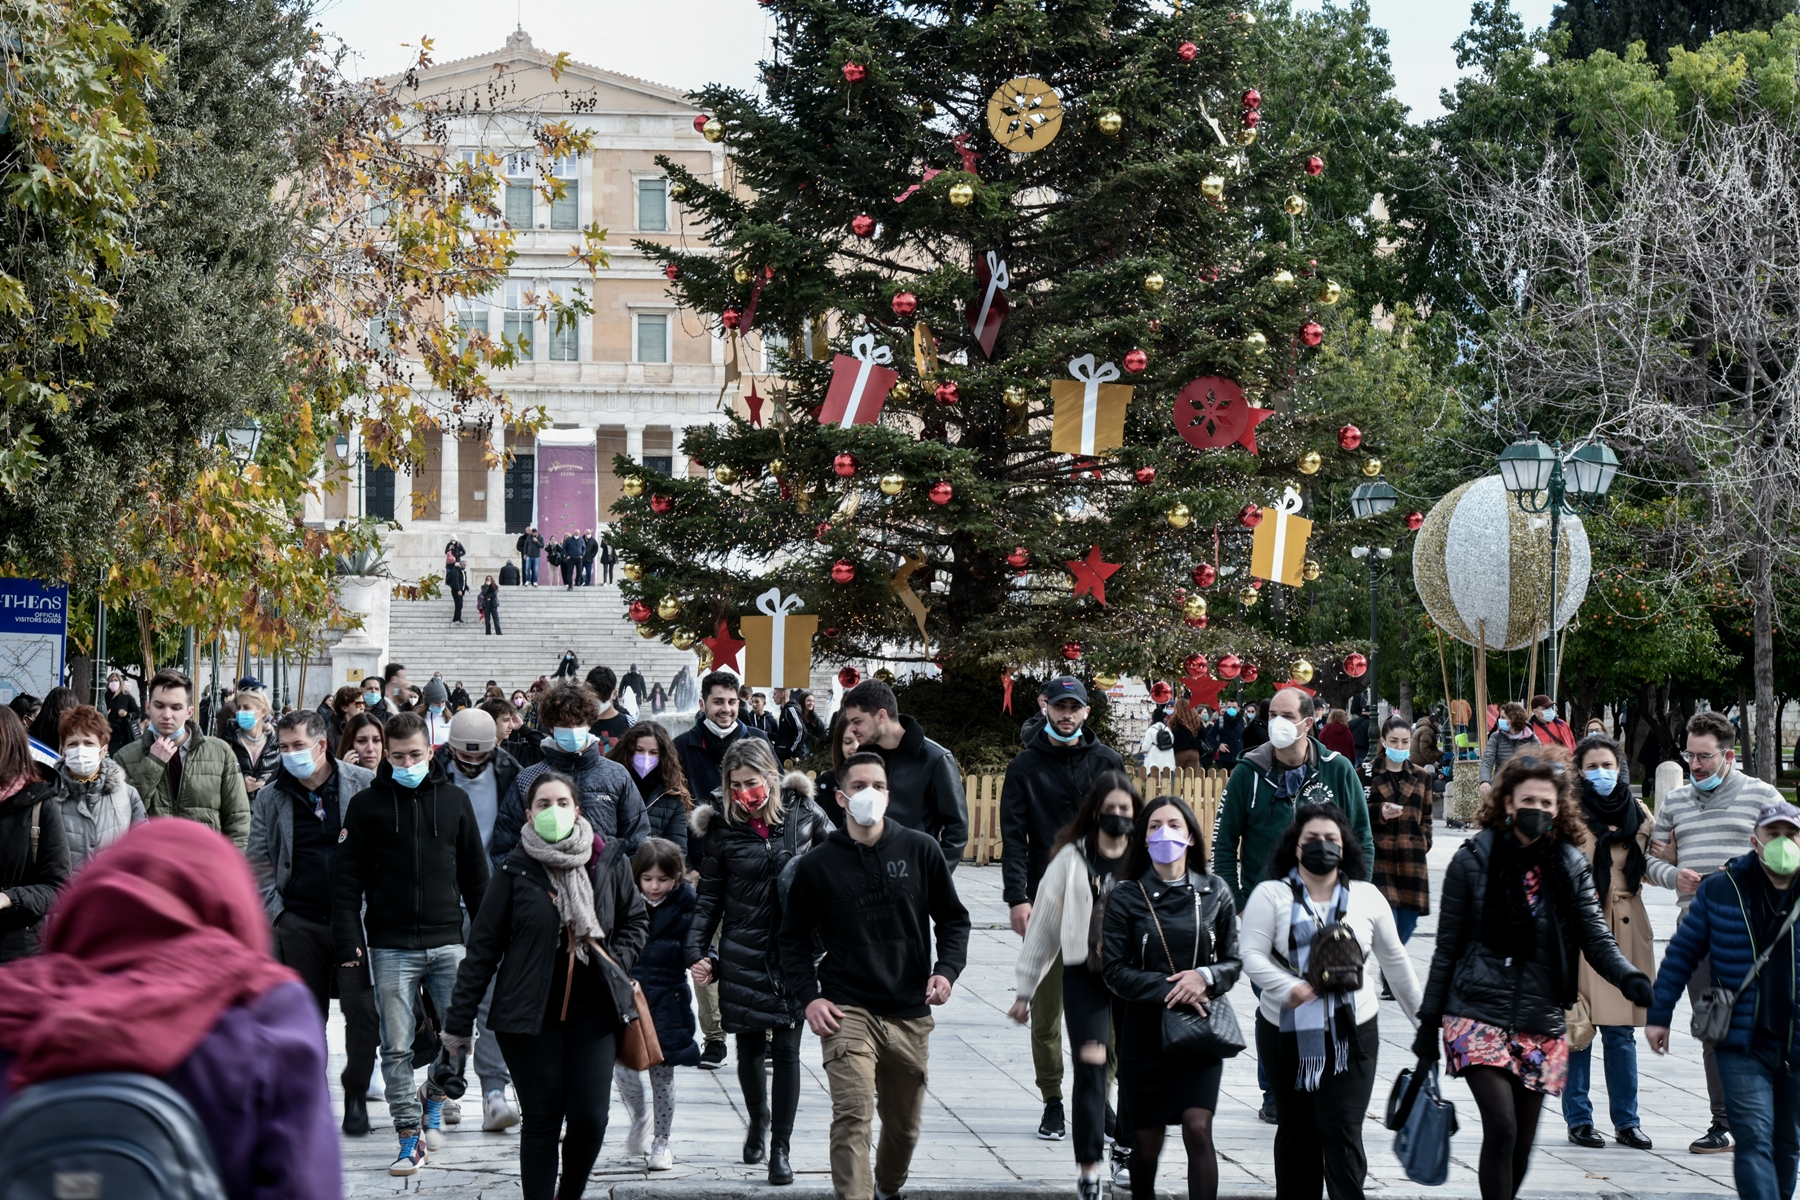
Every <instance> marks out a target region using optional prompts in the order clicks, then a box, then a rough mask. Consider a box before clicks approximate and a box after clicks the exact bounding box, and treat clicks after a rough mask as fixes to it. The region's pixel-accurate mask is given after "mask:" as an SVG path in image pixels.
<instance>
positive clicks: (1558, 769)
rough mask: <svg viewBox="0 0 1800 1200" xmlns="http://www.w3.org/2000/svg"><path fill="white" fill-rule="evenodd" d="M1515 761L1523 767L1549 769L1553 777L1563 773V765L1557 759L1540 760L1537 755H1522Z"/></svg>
mask: <svg viewBox="0 0 1800 1200" xmlns="http://www.w3.org/2000/svg"><path fill="white" fill-rule="evenodd" d="M1515 761H1517V762H1518V763H1519V765H1520V766H1523V767H1549V768H1550V773H1551V774H1552V775H1561V774H1562V773H1563V765H1562V764H1561V763H1559V762H1557V761H1556V760H1555V759H1550V758H1539V757H1538V756H1537V755H1535V754H1521V755H1519V756H1518V758H1517V759H1516V760H1515Z"/></svg>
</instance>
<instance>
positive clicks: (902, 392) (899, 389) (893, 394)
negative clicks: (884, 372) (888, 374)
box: [888, 379, 913, 404]
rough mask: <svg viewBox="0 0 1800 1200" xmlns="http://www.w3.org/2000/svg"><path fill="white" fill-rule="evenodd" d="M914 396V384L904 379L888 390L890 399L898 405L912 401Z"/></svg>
mask: <svg viewBox="0 0 1800 1200" xmlns="http://www.w3.org/2000/svg"><path fill="white" fill-rule="evenodd" d="M912 395H913V391H912V384H910V383H908V382H906V380H904V379H902V380H900V381H899V382H898V383H896V384H895V385H894V386H893V387H891V388H889V389H888V399H890V400H892V401H894V402H895V403H897V404H905V403H906V402H907V401H908V400H911V399H912Z"/></svg>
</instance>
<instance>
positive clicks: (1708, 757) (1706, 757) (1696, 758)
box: [1681, 750, 1731, 767]
mask: <svg viewBox="0 0 1800 1200" xmlns="http://www.w3.org/2000/svg"><path fill="white" fill-rule="evenodd" d="M1730 753H1731V751H1729V750H1720V751H1718V752H1717V753H1714V754H1707V753H1704V752H1702V753H1699V754H1696V753H1694V752H1693V751H1692V750H1683V751H1682V752H1681V761H1682V762H1684V763H1687V764H1688V765H1689V766H1691V767H1710V766H1712V765H1713V764H1714V763H1722V762H1724V761H1725V756H1726V755H1727V754H1730Z"/></svg>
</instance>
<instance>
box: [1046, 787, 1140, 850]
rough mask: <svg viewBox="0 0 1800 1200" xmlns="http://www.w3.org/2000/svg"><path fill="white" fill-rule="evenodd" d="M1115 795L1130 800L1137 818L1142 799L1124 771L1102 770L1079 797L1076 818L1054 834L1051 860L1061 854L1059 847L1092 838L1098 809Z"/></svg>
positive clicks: (1095, 827) (1098, 822) (1132, 813)
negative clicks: (1079, 803)
mask: <svg viewBox="0 0 1800 1200" xmlns="http://www.w3.org/2000/svg"><path fill="white" fill-rule="evenodd" d="M1114 792H1124V793H1125V794H1126V795H1128V796H1130V797H1131V815H1132V816H1133V817H1136V816H1137V812H1138V809H1140V808H1142V807H1144V797H1143V795H1142V793H1140V792H1139V791H1138V790H1137V785H1136V784H1134V783H1132V782H1131V776H1129V775H1127V774H1125V772H1123V771H1102V772H1100V777H1099V778H1098V779H1096V780H1094V786H1092V787H1090V788H1089V789H1088V790H1087V795H1085V796H1083V797H1082V798H1081V807H1080V808H1078V809H1076V810H1075V819H1074V820H1073V821H1070V822H1069V823H1068V824H1067V825H1064V826H1063V827H1062V832H1060V833H1058V834H1057V835H1056V845H1054V846H1052V847H1051V848H1050V857H1051V858H1055V857H1056V856H1057V855H1058V854H1061V853H1062V848H1063V847H1064V846H1067V845H1068V844H1069V843H1070V842H1077V843H1079V842H1081V841H1082V840H1083V839H1085V838H1089V837H1092V836H1093V835H1094V833H1095V831H1097V830H1098V829H1099V828H1100V806H1101V805H1102V804H1105V803H1106V798H1107V797H1108V796H1110V795H1112V794H1113V793H1114Z"/></svg>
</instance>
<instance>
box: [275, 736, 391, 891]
mask: <svg viewBox="0 0 1800 1200" xmlns="http://www.w3.org/2000/svg"><path fill="white" fill-rule="evenodd" d="M337 769H338V816H339V820H342V819H343V813H344V812H345V810H347V809H348V808H349V807H350V798H351V797H352V796H354V795H356V794H357V793H359V792H363V791H367V790H368V789H369V787H370V786H372V785H373V784H374V782H375V772H373V771H370V770H368V769H366V768H364V767H359V766H357V765H356V764H355V763H347V762H345V761H344V760H343V759H341V758H340V759H339V760H338V761H337ZM244 856H245V857H246V858H248V859H249V860H250V866H251V869H252V870H254V871H255V872H256V882H257V884H258V886H260V887H261V888H262V897H263V907H264V908H266V909H267V910H268V912H269V920H270V921H271V922H273V921H274V920H275V918H277V917H279V916H280V915H281V911H282V909H284V908H285V907H287V906H286V905H285V904H283V903H282V900H281V891H282V889H283V888H285V887H287V885H288V880H289V879H290V878H291V877H292V876H293V874H294V802H293V800H292V799H291V798H289V796H288V794H287V793H286V792H284V791H282V790H281V789H280V788H279V787H276V786H275V784H274V783H270V784H269V786H268V787H265V788H259V789H257V793H256V795H255V797H254V798H253V799H252V800H251V802H250V845H249V847H248V848H247V849H246V850H245V851H244Z"/></svg>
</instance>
